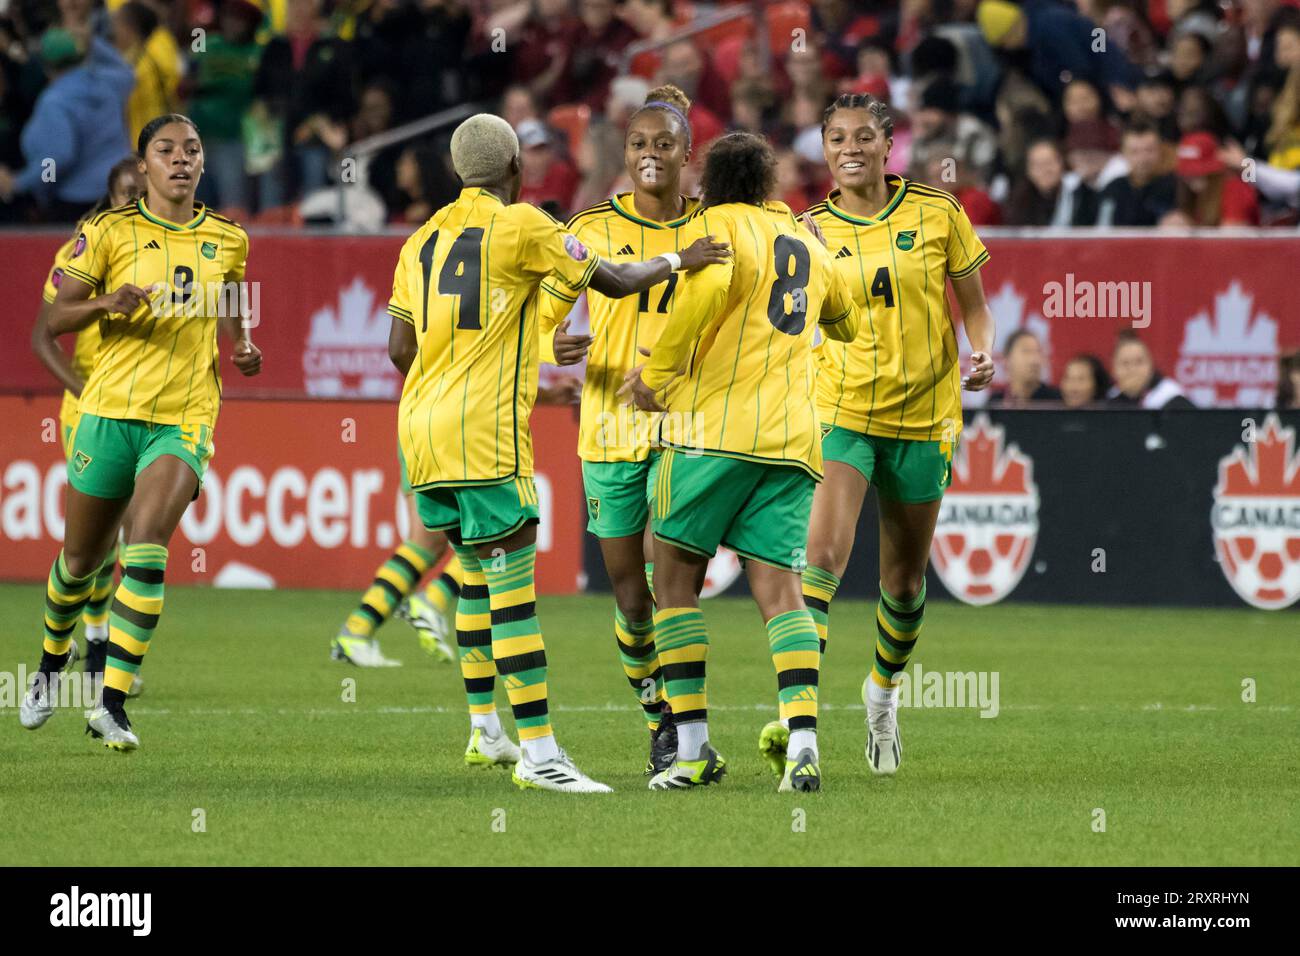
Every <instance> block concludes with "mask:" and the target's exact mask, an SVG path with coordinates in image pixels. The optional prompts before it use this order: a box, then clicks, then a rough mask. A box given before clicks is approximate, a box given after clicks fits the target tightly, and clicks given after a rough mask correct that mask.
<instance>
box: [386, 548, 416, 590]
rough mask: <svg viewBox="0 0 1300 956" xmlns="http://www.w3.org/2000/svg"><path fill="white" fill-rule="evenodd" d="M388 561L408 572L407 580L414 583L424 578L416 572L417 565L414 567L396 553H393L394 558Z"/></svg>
mask: <svg viewBox="0 0 1300 956" xmlns="http://www.w3.org/2000/svg"><path fill="white" fill-rule="evenodd" d="M388 560H389V562H390V563H392V564H396V565H397V566H398V567H399V568H401V569H403V570H404V571H405V572H406V577H407V580H409V581H411V582H412V583H414V582H415V581H418V580H420V578H422V577H423V576H424V575H423V574H421V573H420V572H419V571H418V570H416V567H415V565H413V564H412V563H411V562H410V561H407V560H406V558H404V557H402V556H401V555H400V554H398V553H397V552H396V551H394V552H393V556H392V557H391V558H389V559H388Z"/></svg>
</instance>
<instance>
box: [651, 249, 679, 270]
mask: <svg viewBox="0 0 1300 956" xmlns="http://www.w3.org/2000/svg"><path fill="white" fill-rule="evenodd" d="M655 258H656V259H663V260H665V261H666V262H667V263H668V266H669V268H671V269H672V270H673V272H676V271H677V270H678V269H680V268H681V267H682V257H681V256H679V255H678V254H677V253H675V252H663V253H660V254H659V255H658V256H656V257H655Z"/></svg>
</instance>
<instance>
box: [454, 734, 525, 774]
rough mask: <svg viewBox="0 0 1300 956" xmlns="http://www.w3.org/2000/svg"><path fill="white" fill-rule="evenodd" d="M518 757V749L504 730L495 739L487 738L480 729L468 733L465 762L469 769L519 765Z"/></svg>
mask: <svg viewBox="0 0 1300 956" xmlns="http://www.w3.org/2000/svg"><path fill="white" fill-rule="evenodd" d="M519 757H520V753H519V747H518V746H517V745H516V744H515V742H514V741H513V740H511V739H510V735H509V734H507V733H506V732H505V731H504V730H503V731H501V734H500V736H497V737H489V736H488V735H487V734H486V733H485V732H484V731H483V728H482V727H475V728H473V729H472V730H471V731H470V733H469V746H468V747H466V748H465V762H466V763H467V764H469V765H470V766H471V767H496V766H505V765H513V764H517V763H519Z"/></svg>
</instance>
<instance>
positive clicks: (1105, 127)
mask: <svg viewBox="0 0 1300 956" xmlns="http://www.w3.org/2000/svg"><path fill="white" fill-rule="evenodd" d="M1117 140H1118V137H1117V136H1116V134H1115V127H1113V126H1111V125H1110V123H1108V122H1106V121H1105V120H1087V121H1085V122H1082V123H1076V124H1074V125H1073V126H1071V127H1070V131H1069V132H1068V133H1067V134H1066V137H1065V159H1066V164H1067V165H1068V166H1069V168H1070V176H1071V177H1073V194H1072V196H1071V201H1072V208H1071V210H1070V225H1072V226H1095V225H1096V224H1097V216H1098V215H1099V213H1100V212H1101V192H1102V190H1103V189H1105V188H1106V186H1107V185H1109V184H1110V182H1111V180H1112V179H1114V178H1115V175H1116V173H1117V172H1118V171H1117V170H1116V168H1115V160H1117V159H1118V157H1117V156H1116V155H1115V147H1116V145H1117Z"/></svg>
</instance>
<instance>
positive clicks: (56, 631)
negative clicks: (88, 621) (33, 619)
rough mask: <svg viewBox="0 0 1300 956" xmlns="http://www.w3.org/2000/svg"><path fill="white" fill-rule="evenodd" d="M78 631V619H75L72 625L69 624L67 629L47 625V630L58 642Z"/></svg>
mask: <svg viewBox="0 0 1300 956" xmlns="http://www.w3.org/2000/svg"><path fill="white" fill-rule="evenodd" d="M76 629H77V619H76V618H73V619H72V623H71V624H69V625H68V626H67V627H50V625H49V624H46V625H45V630H46V632H47V633H48V634H49V635H50V637H52V638H54V639H55V640H58V641H61V640H63V639H65V638H66V637H68V636H69V635H70V634H72V632H73V631H75V630H76Z"/></svg>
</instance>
